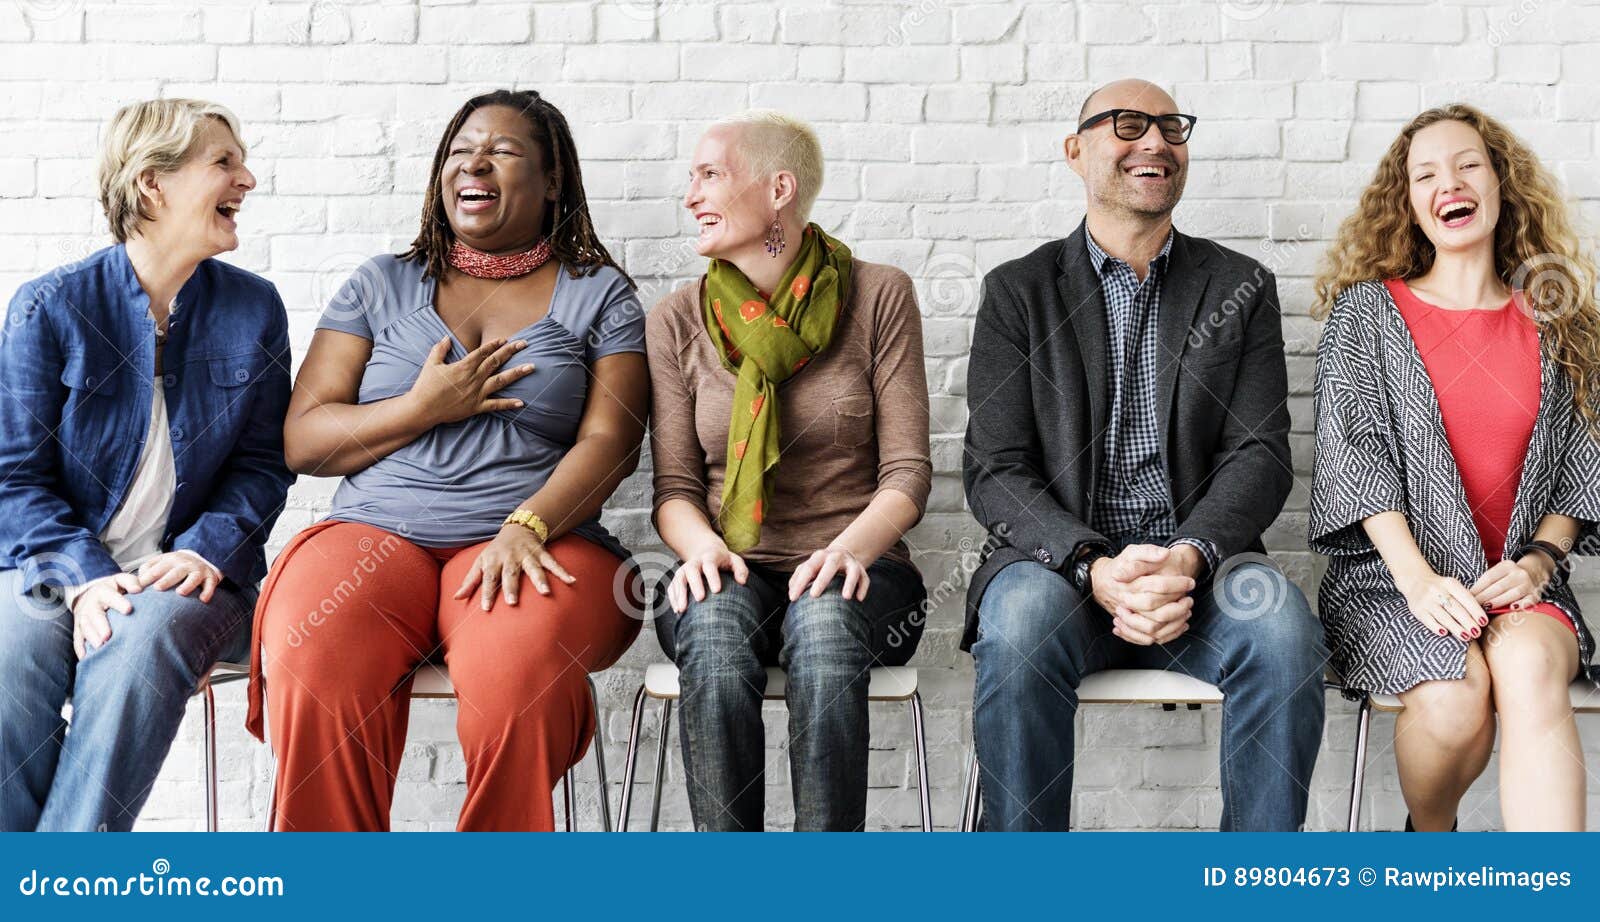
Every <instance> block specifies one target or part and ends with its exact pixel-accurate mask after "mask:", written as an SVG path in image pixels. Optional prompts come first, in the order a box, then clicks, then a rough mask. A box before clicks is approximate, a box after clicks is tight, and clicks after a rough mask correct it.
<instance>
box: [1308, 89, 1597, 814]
mask: <svg viewBox="0 0 1600 922" xmlns="http://www.w3.org/2000/svg"><path fill="white" fill-rule="evenodd" d="M1594 290H1595V270H1594V266H1593V264H1592V263H1591V262H1590V261H1589V259H1588V258H1586V257H1585V256H1584V255H1583V254H1581V253H1580V251H1579V247H1578V244H1577V239H1576V235H1575V234H1574V232H1573V230H1572V226H1571V223H1570V221H1569V218H1568V214H1567V207H1566V205H1565V204H1564V203H1563V201H1562V200H1561V197H1560V195H1559V192H1558V191H1557V187H1556V184H1555V182H1554V181H1553V180H1552V179H1551V177H1550V176H1549V174H1548V173H1547V172H1546V171H1545V170H1544V169H1543V168H1542V167H1541V166H1540V165H1539V162H1538V160H1537V159H1536V158H1535V157H1534V155H1533V153H1532V152H1531V151H1530V150H1529V149H1528V148H1527V146H1526V145H1525V144H1524V143H1523V142H1522V141H1521V140H1519V139H1518V138H1517V137H1515V136H1514V135H1512V134H1511V133H1510V132H1509V131H1508V130H1506V128H1505V127H1504V126H1503V125H1501V124H1500V123H1499V122H1497V121H1495V120H1494V119H1493V118H1490V117H1489V116H1487V115H1485V114H1483V113H1482V112H1479V111H1478V110H1476V109H1473V108H1471V107H1470V106H1464V105H1450V106H1444V107H1441V108H1436V109H1430V110H1428V111H1427V112H1424V113H1422V114H1421V115H1419V116H1417V117H1416V118H1415V119H1413V120H1412V122H1411V123H1410V124H1409V125H1407V126H1406V127H1405V129H1404V130H1402V131H1401V133H1400V137H1399V138H1397V139H1396V140H1395V142H1394V143H1393V144H1392V145H1391V146H1390V148H1389V150H1388V152H1387V153H1386V154H1385V155H1384V157H1383V160H1382V161H1381V163H1380V164H1379V166H1378V170H1377V174H1376V176H1375V177H1374V178H1373V180H1372V182H1371V184H1370V185H1369V186H1368V187H1367V189H1366V191H1365V192H1363V193H1362V196H1361V202H1360V205H1359V207H1358V208H1357V209H1356V212H1355V214H1353V215H1351V216H1350V217H1349V218H1348V219H1347V220H1346V221H1345V222H1344V225H1343V226H1342V227H1341V229H1340V232H1339V237H1338V239H1337V241H1336V242H1335V243H1334V245H1333V247H1332V248H1331V249H1330V250H1329V252H1328V254H1327V257H1326V262H1325V264H1324V268H1323V270H1322V272H1321V273H1320V275H1319V277H1318V279H1317V282H1316V291H1317V297H1318V305H1317V310H1316V313H1317V314H1318V315H1320V316H1325V317H1327V321H1328V322H1327V325H1326V326H1325V327H1324V329H1323V334H1322V343H1321V347H1320V349H1319V352H1318V360H1317V391H1316V417H1317V450H1316V465H1315V474H1314V481H1313V484H1312V497H1311V535H1310V537H1311V546H1312V548H1313V549H1314V550H1316V551H1319V552H1321V553H1323V554H1326V555H1328V556H1329V557H1330V558H1331V561H1330V563H1329V567H1328V572H1327V576H1326V578H1325V579H1324V581H1323V583H1322V586H1321V590H1320V602H1321V605H1320V608H1321V614H1322V619H1323V621H1324V623H1325V625H1326V627H1327V631H1328V636H1329V641H1330V646H1331V647H1332V650H1333V656H1334V664H1335V666H1336V667H1337V668H1338V669H1339V671H1340V672H1341V673H1342V674H1343V676H1344V678H1345V680H1346V687H1347V691H1348V693H1349V694H1359V693H1362V692H1368V693H1388V694H1398V695H1399V696H1400V699H1401V701H1402V702H1404V704H1405V710H1404V711H1403V712H1402V713H1401V715H1400V716H1399V718H1398V719H1397V721H1396V723H1395V756H1396V759H1397V760H1398V762H1399V768H1400V785H1401V791H1402V793H1403V794H1404V796H1405V801H1406V806H1407V807H1408V808H1409V810H1410V817H1408V819H1407V824H1406V826H1407V829H1412V828H1415V829H1421V830H1442V829H1451V828H1453V827H1454V825H1455V816H1456V810H1457V807H1458V806H1459V804H1460V801H1461V798H1462V796H1463V795H1464V794H1465V793H1466V790H1467V787H1468V786H1469V785H1470V784H1471V783H1472V782H1473V780H1474V779H1476V778H1477V777H1478V775H1480V774H1481V773H1482V772H1483V770H1484V768H1485V767H1486V766H1487V764H1488V761H1489V756H1490V752H1491V750H1492V749H1493V747H1494V741H1495V722H1496V721H1495V718H1496V715H1498V716H1499V725H1500V729H1501V733H1502V740H1501V747H1500V800H1501V813H1502V815H1503V818H1504V822H1505V825H1506V827H1507V828H1508V829H1523V830H1527V829H1546V830H1567V829H1581V828H1582V826H1583V822H1584V806H1585V804H1584V779H1585V778H1586V775H1585V773H1584V766H1583V749H1582V746H1581V745H1580V744H1579V740H1578V729H1577V724H1576V723H1575V721H1574V719H1573V715H1572V709H1571V707H1570V703H1569V700H1568V694H1567V686H1568V683H1569V682H1571V681H1572V679H1573V678H1574V677H1575V676H1577V675H1579V674H1580V673H1587V674H1588V675H1589V676H1590V677H1591V678H1593V677H1595V675H1596V673H1597V672H1600V670H1597V669H1596V667H1595V666H1594V665H1593V664H1591V663H1590V660H1591V658H1592V657H1593V654H1594V648H1595V642H1594V635H1593V632H1592V630H1591V628H1590V627H1589V626H1588V625H1586V624H1585V623H1584V621H1583V618H1582V616H1581V615H1580V613H1579V611H1578V605H1577V601H1576V599H1575V598H1574V596H1573V593H1572V590H1571V589H1570V588H1569V587H1568V586H1567V585H1566V582H1565V572H1566V568H1567V562H1566V557H1567V555H1568V554H1569V553H1572V552H1574V551H1581V550H1585V549H1588V552H1589V553H1593V542H1594V541H1595V540H1596V537H1597V536H1596V530H1595V523H1596V521H1597V520H1600V442H1597V441H1596V430H1597V420H1596V404H1597V401H1600V314H1597V311H1596V305H1595V296H1594Z"/></svg>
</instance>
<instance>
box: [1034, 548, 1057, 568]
mask: <svg viewBox="0 0 1600 922" xmlns="http://www.w3.org/2000/svg"><path fill="white" fill-rule="evenodd" d="M1033 559H1034V560H1037V561H1039V562H1040V563H1042V564H1044V565H1045V566H1049V565H1050V562H1051V561H1052V560H1054V559H1055V558H1054V557H1052V556H1050V551H1049V550H1048V549H1047V548H1042V547H1041V548H1037V549H1035V550H1034V552H1033Z"/></svg>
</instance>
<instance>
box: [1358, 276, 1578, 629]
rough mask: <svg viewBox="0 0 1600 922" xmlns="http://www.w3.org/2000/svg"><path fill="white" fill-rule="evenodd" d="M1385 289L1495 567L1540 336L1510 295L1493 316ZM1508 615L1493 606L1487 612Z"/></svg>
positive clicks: (1399, 288)
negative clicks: (1407, 334) (1423, 373)
mask: <svg viewBox="0 0 1600 922" xmlns="http://www.w3.org/2000/svg"><path fill="white" fill-rule="evenodd" d="M1384 285H1386V286H1387V287H1388V289H1389V294H1390V295H1391V296H1392V297H1393V298H1394V303H1395V305H1396V306H1397V307H1399V308H1400V316H1401V317H1403V318H1405V322H1406V326H1407V327H1408V328H1409V329H1410V330H1411V338H1412V340H1414V341H1415V342H1416V344H1417V351H1418V352H1419V353H1420V354H1421V355H1422V364H1423V366H1424V367H1426V368H1427V369H1428V377H1429V379H1431V380H1432V381H1433V390H1434V393H1435V394H1437V395H1438V398H1439V412H1440V415H1441V416H1442V417H1443V418H1444V434H1445V439H1446V440H1447V441H1449V443H1450V453H1451V454H1452V455H1454V456H1455V461H1456V468H1457V469H1458V470H1459V471H1460V472H1461V486H1462V487H1463V488H1464V489H1465V491H1466V494H1467V505H1469V506H1470V507H1471V508H1472V523H1473V524H1474V525H1475V526H1477V529H1478V537H1479V539H1481V540H1482V541H1483V552H1484V556H1485V557H1487V558H1488V560H1489V565H1490V566H1494V565H1495V564H1497V563H1499V562H1500V559H1501V557H1502V556H1503V555H1504V552H1505V546H1506V529H1507V528H1509V527H1510V525H1511V510H1512V507H1513V506H1514V505H1515V504H1516V500H1517V487H1518V486H1519V485H1520V484H1521V482H1522V465H1523V462H1524V461H1525V460H1526V458H1527V455H1528V439H1529V438H1530V437H1531V436H1532V435H1533V423H1534V418H1535V417H1536V416H1537V415H1538V413H1539V385H1540V377H1539V331H1538V329H1537V328H1536V327H1535V326H1534V324H1533V321H1532V320H1530V319H1529V318H1528V317H1527V316H1526V315H1525V314H1523V312H1522V311H1520V310H1518V309H1517V308H1516V307H1515V306H1514V305H1515V303H1516V298H1515V296H1513V297H1512V299H1511V300H1509V301H1507V302H1506V303H1505V304H1504V305H1503V306H1501V307H1499V308H1496V309H1495V310H1469V311H1463V310H1447V309H1445V308H1442V307H1435V306H1434V305H1432V304H1429V303H1427V302H1426V301H1423V300H1422V299H1420V298H1418V297H1417V296H1416V295H1415V294H1413V293H1412V291H1411V289H1410V288H1409V287H1407V285H1406V283H1405V282H1404V281H1402V280H1400V279H1389V280H1388V281H1386V282H1384ZM1532 610H1533V611H1537V612H1542V613H1544V614H1546V615H1549V616H1551V617H1553V618H1558V619H1560V621H1561V623H1562V624H1565V625H1566V626H1567V627H1568V628H1571V629H1572V632H1573V633H1574V634H1576V633H1577V631H1578V629H1577V627H1576V626H1574V625H1573V623H1572V620H1571V619H1569V618H1568V617H1567V616H1566V614H1565V613H1564V612H1562V611H1561V609H1559V608H1557V607H1556V606H1554V605H1552V604H1550V603H1549V602H1541V603H1539V604H1538V605H1536V606H1534V607H1533V609H1532ZM1509 611H1511V609H1510V608H1495V609H1490V611H1489V614H1490V615H1491V616H1493V615H1503V614H1505V613H1507V612H1509Z"/></svg>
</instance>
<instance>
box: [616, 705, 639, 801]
mask: <svg viewBox="0 0 1600 922" xmlns="http://www.w3.org/2000/svg"><path fill="white" fill-rule="evenodd" d="M643 724H644V686H643V685H640V686H639V693H638V694H637V695H634V696H633V722H632V724H630V725H629V728H628V753H627V755H625V756H624V757H623V762H622V798H621V800H619V801H618V802H617V828H618V829H620V830H621V831H623V832H627V831H628V809H629V807H631V806H632V805H633V772H634V769H635V768H637V767H638V765H639V730H640V728H641V727H642V726H643Z"/></svg>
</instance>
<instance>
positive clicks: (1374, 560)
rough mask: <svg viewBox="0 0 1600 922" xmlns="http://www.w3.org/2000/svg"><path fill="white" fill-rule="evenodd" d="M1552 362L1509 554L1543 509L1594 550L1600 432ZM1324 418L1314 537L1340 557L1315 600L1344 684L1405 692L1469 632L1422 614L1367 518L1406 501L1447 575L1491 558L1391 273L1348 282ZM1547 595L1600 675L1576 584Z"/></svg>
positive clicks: (1461, 666) (1315, 479) (1454, 670)
mask: <svg viewBox="0 0 1600 922" xmlns="http://www.w3.org/2000/svg"><path fill="white" fill-rule="evenodd" d="M1541 365H1542V369H1543V370H1542V373H1541V385H1540V394H1541V397H1540V400H1539V412H1538V414H1537V416H1536V417H1535V420H1534V426H1533V434H1532V436H1531V437H1530V439H1529V442H1528V457H1527V460H1526V462H1525V463H1524V466H1523V470H1522V481H1521V483H1520V485H1519V486H1518V488H1517V497H1516V503H1515V506H1514V508H1513V509H1512V513H1511V525H1510V528H1509V529H1508V530H1507V533H1506V551H1505V552H1503V553H1510V552H1512V551H1515V550H1516V549H1517V548H1519V547H1521V546H1522V545H1523V544H1525V543H1526V542H1527V541H1528V540H1529V539H1531V538H1532V536H1533V532H1534V529H1535V528H1537V527H1538V524H1539V520H1540V518H1542V517H1543V516H1544V515H1545V514H1547V513H1560V514H1562V515H1568V516H1571V517H1572V518H1575V519H1578V520H1579V521H1581V522H1583V523H1584V526H1583V529H1582V531H1581V532H1580V534H1579V536H1578V544H1577V548H1576V550H1578V551H1580V552H1584V551H1586V552H1587V553H1590V554H1595V553H1597V550H1596V546H1597V544H1600V532H1597V530H1596V526H1595V523H1596V522H1597V521H1600V442H1597V441H1596V440H1595V438H1594V437H1593V436H1592V435H1591V434H1590V432H1589V431H1588V430H1587V429H1586V428H1585V426H1584V423H1583V421H1582V419H1581V417H1580V415H1579V414H1577V413H1576V412H1575V409H1574V408H1575V404H1574V402H1573V398H1572V388H1571V385H1570V382H1569V380H1568V378H1567V376H1566V374H1565V373H1564V372H1563V371H1562V370H1561V368H1560V367H1559V366H1558V365H1556V364H1555V363H1554V362H1553V361H1552V359H1551V358H1550V356H1549V354H1548V353H1546V354H1545V355H1544V356H1543V357H1542V361H1541ZM1316 418H1317V437H1316V460H1315V463H1314V466H1313V474H1312V485H1311V516H1310V518H1311V527H1310V532H1311V534H1310V540H1311V549H1312V550H1314V551H1316V552H1318V553H1320V554H1325V555H1327V556H1328V557H1329V558H1330V560H1329V563H1328V570H1327V574H1326V576H1325V577H1324V578H1323V581H1322V584H1321V587H1320V589H1319V590H1318V598H1317V601H1318V608H1319V610H1320V614H1321V617H1322V622H1323V625H1324V627H1325V628H1326V629H1327V634H1328V645H1329V647H1330V648H1331V649H1332V651H1333V664H1334V667H1335V668H1336V669H1337V670H1338V671H1339V673H1340V675H1342V676H1343V677H1344V679H1345V683H1346V696H1347V697H1351V698H1354V697H1358V696H1359V693H1360V692H1363V691H1364V692H1372V693H1384V694H1397V693H1399V692H1402V691H1405V690H1406V689H1409V688H1411V687H1412V686H1414V685H1417V684H1418V683H1420V682H1425V681H1429V680H1432V679H1459V678H1461V677H1462V676H1464V675H1466V647H1467V645H1466V643H1465V642H1464V641H1462V640H1460V639H1459V638H1457V637H1455V636H1454V635H1451V636H1448V637H1440V636H1438V635H1437V634H1434V633H1432V632H1430V631H1429V630H1428V629H1427V628H1425V627H1423V625H1422V623H1421V622H1419V621H1417V619H1416V618H1415V617H1413V616H1412V615H1411V613H1410V609H1409V607H1408V606H1407V605H1406V601H1405V598H1404V597H1402V596H1401V595H1400V592H1399V591H1398V590H1397V589H1395V586H1394V579H1393V577H1392V576H1391V575H1390V573H1389V568H1388V567H1387V566H1386V565H1385V564H1384V562H1383V558H1382V557H1380V556H1379V555H1378V551H1377V549H1376V548H1374V547H1373V545H1372V542H1371V541H1370V540H1369V539H1368V538H1367V534H1366V531H1365V529H1363V528H1362V526H1361V521H1362V520H1363V519H1365V518H1367V517H1369V516H1372V515H1376V514H1377V513H1379V512H1384V511H1386V510H1390V509H1393V510H1397V511H1399V512H1402V513H1404V514H1405V517H1406V521H1407V522H1409V523H1410V526H1411V532H1412V534H1413V535H1414V536H1415V537H1416V540H1417V546H1418V547H1419V548H1420V549H1421V551H1422V556H1423V557H1425V558H1427V561H1428V563H1429V564H1430V565H1431V566H1432V567H1433V569H1434V571H1435V572H1436V573H1439V574H1442V575H1445V576H1452V577H1455V578H1456V579H1458V580H1460V581H1461V582H1462V583H1464V584H1466V585H1468V586H1470V585H1472V584H1473V583H1474V582H1475V581H1476V580H1477V578H1478V577H1479V576H1480V575H1482V573H1483V572H1484V570H1486V569H1487V568H1488V560H1487V558H1486V557H1485V555H1484V552H1483V544H1482V542H1481V541H1480V539H1479V537H1478V532H1477V529H1476V528H1475V527H1474V526H1473V522H1472V513H1471V510H1470V508H1469V507H1468V505H1467V499H1466V493H1465V491H1464V489H1463V488H1462V486H1461V475H1460V472H1459V471H1458V469H1457V467H1456V463H1455V458H1454V456H1453V455H1452V454H1451V452H1450V444H1449V442H1447V441H1446V440H1445V431H1444V421H1443V419H1442V418H1441V416H1440V413H1439V401H1438V399H1437V397H1436V395H1435V393H1434V389H1433V383H1432V381H1431V380H1430V379H1429V378H1428V371H1427V368H1426V367H1424V365H1423V364H1422V356H1421V355H1420V354H1419V353H1418V352H1417V348H1416V344H1415V342H1414V341H1413V340H1412V338H1411V332H1410V330H1409V329H1408V328H1407V326H1406V323H1405V319H1404V318H1403V317H1401V315H1400V311H1399V309H1398V308H1397V307H1396V306H1395V303H1394V299H1393V298H1391V297H1390V295H1389V291H1388V289H1386V288H1385V287H1384V286H1383V284H1382V283H1380V282H1363V283H1361V284H1358V285H1355V286H1352V287H1351V288H1349V289H1347V290H1346V291H1345V292H1344V293H1342V294H1341V295H1340V296H1339V297H1338V299H1337V301H1336V303H1335V305H1334V308H1333V312H1332V314H1331V316H1330V317H1329V318H1328V321H1327V323H1326V324H1325V325H1324V327H1323V330H1322V342H1321V345H1320V346H1319V348H1318V350H1317V384H1316ZM1545 600H1546V601H1549V602H1552V603H1554V604H1555V605H1556V606H1557V607H1559V608H1560V609H1561V610H1562V611H1564V612H1566V613H1567V614H1569V615H1570V616H1572V619H1573V622H1574V623H1575V624H1576V625H1577V627H1578V648H1579V659H1580V661H1581V662H1582V663H1584V666H1583V669H1584V671H1585V673H1586V674H1587V675H1588V676H1589V678H1591V679H1597V680H1600V666H1596V664H1594V663H1593V662H1592V660H1593V658H1594V650H1595V640H1594V632H1593V631H1592V630H1591V629H1590V627H1589V625H1587V624H1586V623H1584V620H1583V618H1582V616H1581V614H1580V613H1579V611H1578V602H1577V599H1576V598H1575V597H1574V595H1573V593H1572V590H1571V589H1570V588H1569V587H1568V586H1567V585H1566V584H1565V583H1564V582H1559V581H1558V582H1557V583H1556V584H1553V585H1551V586H1550V587H1549V588H1548V589H1547V590H1546V592H1545Z"/></svg>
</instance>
